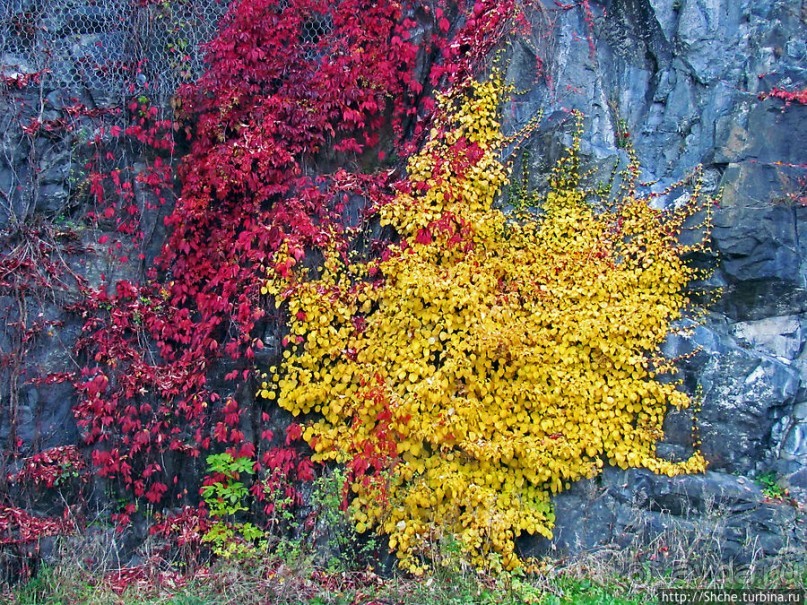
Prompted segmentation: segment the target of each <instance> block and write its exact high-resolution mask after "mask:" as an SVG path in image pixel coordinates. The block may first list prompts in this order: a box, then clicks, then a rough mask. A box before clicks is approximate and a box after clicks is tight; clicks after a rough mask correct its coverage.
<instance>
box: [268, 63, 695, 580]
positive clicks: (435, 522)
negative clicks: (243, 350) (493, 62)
mask: <svg viewBox="0 0 807 605" xmlns="http://www.w3.org/2000/svg"><path fill="white" fill-rule="evenodd" d="M503 91H504V86H503V84H502V81H501V79H500V78H499V77H498V76H497V75H495V74H494V76H493V77H491V78H490V79H489V80H488V81H486V82H483V83H472V84H470V85H469V88H468V90H467V91H465V92H464V93H462V94H460V93H454V94H449V95H447V96H446V97H445V98H443V99H442V100H441V103H440V107H441V110H442V112H443V113H442V116H443V117H442V119H441V120H438V121H437V123H436V125H435V128H434V130H433V131H432V133H431V137H430V140H429V141H428V143H427V144H426V145H425V148H424V149H423V151H422V152H420V153H419V154H418V155H416V156H414V157H412V158H411V160H410V161H409V165H408V174H409V185H410V187H408V188H407V189H406V191H407V192H406V193H400V194H399V195H398V196H397V197H396V199H395V200H394V202H393V203H391V204H390V205H388V206H386V207H384V208H383V209H382V210H381V216H382V222H383V223H384V224H385V225H390V226H392V227H394V228H395V230H397V232H398V233H399V234H400V235H401V238H402V243H401V244H400V245H399V246H397V247H396V248H395V250H394V253H393V254H392V255H390V256H389V257H388V258H387V259H386V260H383V261H375V262H374V263H371V264H363V265H362V264H358V265H355V264H354V265H349V264H347V263H345V262H344V261H343V260H342V259H341V258H340V256H339V255H338V254H336V253H334V254H332V255H329V256H328V258H327V259H326V261H325V263H324V266H323V267H322V269H321V272H320V277H318V278H317V279H306V278H305V276H304V275H303V274H302V273H301V272H298V273H297V274H296V275H295V276H293V277H291V278H288V279H284V278H279V277H277V276H271V277H270V279H269V281H268V282H267V284H266V286H265V292H266V293H267V294H271V295H274V296H275V298H276V302H277V304H278V305H286V307H287V309H288V312H289V317H290V322H289V327H290V333H291V342H292V345H291V346H290V347H289V349H288V350H287V351H285V352H284V362H283V364H282V367H280V368H272V369H271V372H270V373H269V374H268V375H267V376H266V379H265V380H266V382H265V383H264V384H263V388H262V394H263V396H265V397H267V398H270V399H276V400H277V403H278V404H279V405H280V406H281V407H283V408H285V409H287V410H289V411H291V412H292V413H293V414H295V415H299V414H303V415H309V414H312V415H311V416H309V418H311V420H310V421H309V422H308V424H307V425H306V428H305V431H304V438H305V439H306V441H307V442H308V443H309V444H310V445H311V447H312V449H313V451H314V458H315V459H316V460H318V461H336V462H338V463H346V464H354V467H353V468H356V466H355V462H356V461H357V460H365V461H367V462H368V464H369V465H370V470H371V471H372V470H376V471H378V470H383V471H384V472H367V473H365V474H364V475H362V474H354V478H353V480H352V490H353V494H354V497H353V499H352V502H351V511H352V516H353V519H354V521H355V523H356V527H357V529H358V531H360V532H364V531H369V530H374V531H378V532H380V533H383V534H387V535H388V536H389V544H390V547H391V548H392V549H395V550H396V551H397V554H398V557H399V559H400V564H401V566H402V567H404V568H405V569H408V570H410V571H412V572H414V573H420V572H422V571H423V569H424V562H425V561H428V560H429V557H430V556H431V554H432V553H430V549H431V548H432V547H433V546H434V545H435V544H439V543H440V542H441V540H444V539H446V537H447V536H451V537H452V539H454V540H456V541H457V543H458V544H459V546H460V548H461V549H462V551H463V554H464V556H465V557H466V558H467V560H469V561H470V562H472V563H473V564H474V565H476V566H488V565H491V564H492V563H493V564H497V565H500V566H501V567H503V568H505V569H512V568H514V567H517V566H518V565H519V563H520V561H519V558H518V556H517V554H516V552H515V542H514V541H515V538H516V537H517V536H518V535H520V534H522V533H523V532H527V533H530V534H536V533H537V534H542V535H544V536H551V528H552V526H553V523H554V515H553V512H552V509H551V506H550V495H551V494H553V493H557V492H560V491H561V490H563V489H564V488H567V487H568V486H569V484H570V483H571V482H573V481H575V480H577V479H580V478H583V477H592V476H594V475H596V474H597V473H598V472H599V470H600V469H601V468H602V467H603V465H604V464H612V465H616V466H619V467H621V468H629V467H644V468H648V469H651V470H653V471H656V472H661V473H667V474H669V475H674V474H677V473H684V472H691V471H701V470H703V469H704V466H705V463H704V460H703V458H702V457H701V455H700V454H698V453H696V454H695V455H693V456H692V457H691V458H690V459H689V460H686V461H684V462H678V463H673V462H670V461H666V460H662V459H660V458H658V457H657V456H656V453H655V444H656V442H657V441H658V440H659V439H660V438H661V437H662V422H663V419H664V415H665V413H666V411H667V410H668V408H669V407H670V406H674V407H676V408H685V407H687V406H688V405H689V398H688V396H687V395H686V394H685V393H683V392H681V391H679V390H677V389H676V386H675V384H674V383H672V382H670V381H669V380H668V381H659V380H658V379H657V376H658V373H659V372H660V371H663V370H664V369H666V366H667V365H669V364H665V363H663V362H662V361H660V360H659V359H658V358H657V357H656V355H657V352H658V347H659V345H660V343H661V342H662V341H663V339H664V338H665V336H666V335H667V334H668V332H669V331H670V327H671V322H672V321H674V320H675V319H676V318H678V317H680V315H681V313H682V311H683V310H684V307H685V305H686V304H687V302H688V301H687V297H686V295H685V293H684V290H685V287H686V286H687V284H688V282H690V281H691V280H692V279H693V277H694V276H695V274H694V270H693V269H691V268H690V267H688V266H687V265H686V264H685V263H684V262H683V261H682V254H683V253H685V252H687V251H689V250H691V248H686V247H684V246H682V245H681V244H680V243H679V242H678V240H677V232H678V231H679V230H680V228H681V226H682V224H683V221H684V220H685V218H686V216H685V212H686V211H682V212H680V213H671V214H669V215H667V216H666V218H665V219H664V220H663V217H662V215H661V214H660V213H659V212H658V211H656V210H653V209H652V208H651V207H650V206H649V205H648V204H647V202H646V200H642V199H633V198H631V197H626V198H625V199H622V200H619V202H618V203H617V204H614V205H613V207H612V209H611V210H608V211H603V210H599V211H595V210H593V209H592V207H591V206H590V205H589V204H587V203H585V200H584V195H583V193H581V191H580V190H579V188H577V187H576V186H575V185H576V181H575V179H574V177H573V175H570V174H569V173H568V169H569V165H570V164H572V163H574V162H570V161H569V160H568V159H567V161H566V162H565V163H564V164H562V165H561V167H560V168H559V169H558V171H557V172H556V173H555V178H554V187H553V188H552V191H551V192H550V193H548V195H547V197H546V199H545V200H544V202H543V206H542V209H543V213H542V215H541V216H540V217H537V218H536V217H529V216H526V215H525V216H520V217H518V218H517V219H516V218H514V217H512V216H510V217H508V216H506V215H505V214H504V213H503V212H501V211H500V210H498V209H496V208H495V207H494V200H495V199H496V197H497V195H498V194H499V192H500V191H501V189H502V186H503V185H505V184H506V182H507V180H508V171H507V169H506V166H505V165H503V163H502V161H501V159H500V157H501V150H502V148H503V146H504V145H506V144H507V143H508V142H509V140H508V139H507V138H506V137H504V136H503V135H502V133H501V129H500V124H499V119H498V108H499V104H500V101H501V97H502V94H503ZM370 267H372V269H373V271H371V273H376V272H377V273H380V274H382V275H383V276H384V279H383V281H381V282H379V281H377V280H376V281H373V280H369V279H363V276H364V275H366V274H367V272H368V270H369V268H370ZM313 413H315V414H313ZM366 466H367V465H365V466H364V467H362V466H359V467H358V468H360V469H361V468H365V467H366Z"/></svg>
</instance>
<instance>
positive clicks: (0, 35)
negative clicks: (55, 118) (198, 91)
mask: <svg viewBox="0 0 807 605" xmlns="http://www.w3.org/2000/svg"><path fill="white" fill-rule="evenodd" d="M229 1H230V0H165V1H163V2H160V3H154V2H145V1H142V0H2V3H0V67H2V68H3V69H4V70H5V71H8V70H9V69H10V68H16V69H17V70H19V71H21V72H23V73H26V72H27V73H31V72H43V73H44V78H45V86H46V87H47V88H63V89H66V90H71V91H77V90H81V89H86V90H89V91H91V92H92V93H93V96H94V97H96V98H97V99H99V98H100V100H101V103H102V104H108V105H115V104H117V103H118V102H119V101H120V99H122V98H123V97H125V96H128V95H131V94H132V93H137V92H140V91H142V90H145V89H148V90H150V91H151V95H152V96H156V97H158V99H159V100H160V101H162V102H164V101H165V100H166V99H167V97H168V96H170V95H171V94H173V92H174V91H175V90H176V88H177V87H178V86H179V85H180V84H182V83H183V82H187V81H190V80H192V79H193V78H195V77H197V76H198V75H199V73H200V72H201V70H202V65H203V53H202V50H201V46H202V45H203V44H204V43H205V42H207V41H209V40H210V39H211V38H212V37H213V34H214V32H215V31H216V26H217V24H218V21H219V20H220V18H221V17H222V16H223V15H224V13H225V12H226V10H227V6H228V4H229Z"/></svg>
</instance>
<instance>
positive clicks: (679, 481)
mask: <svg viewBox="0 0 807 605" xmlns="http://www.w3.org/2000/svg"><path fill="white" fill-rule="evenodd" d="M555 511H556V515H557V519H558V526H557V527H556V529H555V535H554V537H553V539H552V540H546V539H543V538H542V539H539V540H534V539H523V540H522V542H521V546H522V549H523V552H524V554H528V555H538V556H541V555H546V554H552V555H553V556H562V557H565V556H575V555H580V554H583V553H591V552H597V551H604V550H608V549H611V550H615V551H616V552H625V551H627V552H629V553H630V557H631V558H634V557H638V558H639V559H640V560H644V561H647V562H655V563H658V564H659V565H662V566H665V567H668V568H669V567H672V568H675V567H676V566H683V567H687V568H695V567H697V566H699V565H703V566H704V568H708V566H709V565H711V564H712V563H716V562H721V563H724V564H725V563H731V564H733V565H747V564H750V563H751V562H753V561H756V560H758V559H761V558H764V557H765V556H771V555H780V556H789V555H793V556H798V553H799V551H800V548H802V547H800V545H803V544H804V541H805V539H807V524H806V523H805V514H804V511H803V510H801V509H799V508H798V507H797V506H794V505H793V503H791V502H785V501H779V502H774V501H771V500H770V499H768V498H766V497H765V495H764V494H763V493H762V491H761V490H760V489H759V487H757V486H756V485H755V484H754V483H753V482H752V481H750V480H748V479H745V478H742V477H739V478H738V477H736V476H734V475H727V474H724V473H716V472H708V473H706V474H705V475H694V476H682V477H675V478H672V479H670V478H668V477H659V476H658V475H654V474H653V473H650V472H648V471H643V470H631V471H627V472H624V471H619V470H617V469H611V468H609V469H606V470H605V471H604V473H603V475H602V477H601V478H600V479H599V480H588V481H583V482H580V483H579V484H577V485H575V486H574V487H573V488H572V489H571V490H570V491H568V492H566V493H563V494H560V495H559V496H557V497H556V498H555ZM694 552H697V553H698V554H699V555H700V556H701V557H704V558H705V559H706V560H699V559H698V558H696V557H692V554H693V553H694ZM802 552H803V551H802Z"/></svg>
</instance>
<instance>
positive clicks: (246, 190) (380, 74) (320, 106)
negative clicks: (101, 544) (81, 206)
mask: <svg viewBox="0 0 807 605" xmlns="http://www.w3.org/2000/svg"><path fill="white" fill-rule="evenodd" d="M515 10H516V6H515V1H514V0H506V1H503V2H497V1H494V0H480V1H477V2H472V3H468V4H466V3H462V2H456V1H452V0H439V1H436V2H433V3H431V4H430V5H427V4H423V3H420V2H415V1H413V0H404V1H401V2H399V1H393V0H341V1H340V2H331V1H325V0H288V1H280V0H237V1H236V2H234V3H233V4H232V6H231V7H230V10H229V12H228V15H227V16H226V17H225V19H224V21H223V22H222V25H221V29H220V33H219V35H218V36H217V37H216V38H215V40H213V41H212V42H211V43H210V44H209V45H208V47H207V64H208V69H207V71H206V73H205V74H204V75H203V76H202V77H201V78H200V79H199V80H198V81H197V82H195V83H193V84H191V85H187V86H185V87H184V88H183V89H181V90H180V91H179V93H178V95H177V98H176V103H175V105H176V116H175V122H174V123H173V127H174V131H176V132H179V133H182V136H183V137H184V140H181V141H180V144H182V145H185V146H186V147H187V148H188V151H187V154H186V155H185V157H184V158H183V160H182V162H181V164H180V166H179V169H178V176H179V179H180V182H181V191H180V195H179V198H178V199H177V201H176V204H175V206H174V208H173V211H172V212H170V214H169V215H168V216H167V217H166V219H165V226H166V227H167V228H168V237H167V241H166V244H165V246H164V247H163V249H162V252H161V254H160V255H159V257H158V258H157V259H156V261H155V264H154V266H153V267H151V268H149V269H148V271H147V279H146V280H145V281H144V283H142V284H137V283H132V282H130V281H121V282H118V283H116V284H115V285H114V287H104V288H100V289H98V290H95V291H92V292H90V293H89V295H88V298H87V300H86V301H85V302H84V303H83V304H81V305H79V306H78V307H76V311H77V312H79V313H81V314H82V316H83V317H84V319H85V324H84V328H83V336H82V338H81V340H80V342H79V344H78V350H79V352H80V353H81V354H82V355H83V359H84V360H85V365H84V367H83V369H82V370H81V371H80V372H78V373H77V374H76V375H75V377H74V384H75V387H76V389H77V391H78V393H79V401H78V403H77V405H76V406H75V409H74V412H75V416H76V418H77V421H78V424H79V426H80V428H81V429H82V430H83V434H84V440H85V442H86V444H87V445H88V446H90V447H91V448H92V463H93V464H94V466H95V467H96V468H97V472H98V474H99V475H101V476H103V477H106V478H108V479H109V480H110V481H113V482H115V483H116V484H117V485H118V487H119V489H120V490H121V493H123V494H129V495H130V496H131V497H132V499H131V501H130V502H129V504H127V505H126V506H125V507H124V509H123V510H122V511H121V513H120V514H119V515H118V519H119V521H121V522H123V523H125V522H127V521H128V520H129V517H130V515H131V514H132V513H134V512H135V510H137V502H138V501H139V500H145V501H146V502H148V503H151V504H154V505H162V504H165V503H167V502H177V501H178V500H180V501H185V500H186V498H185V497H186V496H187V495H188V494H187V492H186V486H185V485H184V484H183V482H180V481H179V480H178V474H179V473H180V472H181V471H182V470H183V469H187V468H188V467H189V466H190V467H191V468H193V469H195V471H196V472H197V473H198V471H199V470H200V465H201V464H202V463H200V462H194V459H197V458H199V457H200V455H201V454H202V452H204V451H206V450H209V449H218V450H227V451H228V452H230V453H231V454H232V455H233V456H234V457H244V456H247V457H251V458H253V459H255V461H256V469H257V470H258V471H260V472H259V473H258V475H256V477H257V479H256V483H255V486H254V487H253V495H254V496H255V498H256V500H257V501H258V502H259V503H261V505H262V506H263V508H264V513H265V514H266V515H269V516H271V514H272V513H273V510H272V507H273V502H275V501H276V500H277V499H276V498H270V497H269V495H270V494H269V492H274V491H277V490H280V491H281V492H282V493H284V494H285V496H286V498H285V500H286V501H289V500H290V501H299V493H297V492H296V491H295V490H294V488H293V482H294V481H299V480H302V481H305V480H310V479H312V478H313V468H312V467H311V463H310V461H309V460H308V458H307V457H305V456H301V455H300V445H299V444H298V443H297V442H298V440H299V437H300V431H299V426H297V425H294V424H292V425H291V426H289V427H288V428H287V429H286V434H285V435H275V432H276V431H275V432H273V431H271V430H269V429H268V428H267V427H268V426H269V423H270V421H271V413H272V410H269V409H264V410H262V409H260V408H259V406H258V404H254V403H253V401H254V397H253V395H254V392H255V389H256V385H255V382H254V379H255V370H254V368H255V367H256V363H255V359H256V357H262V358H263V361H265V360H266V358H267V357H271V356H272V355H275V354H277V353H278V352H279V343H276V342H275V337H277V336H279V329H280V328H279V326H280V325H281V323H282V322H280V321H279V316H278V312H277V311H276V310H274V309H272V308H270V307H268V306H267V301H266V300H265V298H264V297H262V296H261V294H260V285H261V283H262V281H263V278H264V276H265V274H266V271H267V268H273V269H274V270H276V271H278V272H280V273H284V272H287V271H288V270H289V268H290V267H291V266H292V265H293V264H295V263H299V262H306V259H307V258H312V257H314V256H316V251H317V249H320V248H322V247H324V246H336V247H337V248H338V249H340V250H342V251H343V252H344V254H345V256H346V258H347V254H348V250H349V247H350V242H351V240H352V238H353V237H354V236H355V235H356V234H357V232H358V231H359V230H360V229H361V227H362V225H364V224H366V222H367V220H368V219H369V216H370V214H371V213H372V211H373V207H374V206H375V205H377V204H379V203H383V202H384V200H385V199H388V197H389V196H390V195H391V192H392V191H393V187H394V180H395V168H396V167H397V166H399V165H400V159H401V158H403V157H405V156H406V155H408V154H409V153H411V152H412V151H414V150H415V149H416V148H417V145H418V142H419V141H420V140H421V138H422V136H423V135H424V133H425V132H426V131H427V129H428V128H429V126H430V123H429V116H430V115H431V110H432V109H433V106H434V105H433V93H434V91H435V90H436V89H439V88H441V87H444V86H446V85H448V84H451V83H454V82H457V81H460V80H462V79H464V78H465V77H466V76H467V75H469V74H470V73H472V72H474V71H475V70H476V69H477V68H478V67H479V66H480V65H481V64H482V63H483V61H484V60H485V57H487V56H488V55H489V53H490V51H491V49H492V48H493V47H494V46H495V45H496V44H497V43H498V42H499V40H500V39H501V37H502V35H503V34H505V33H506V32H507V31H508V27H509V26H510V24H511V23H512V22H513V20H512V17H513V13H514V12H515ZM128 111H129V116H130V124H129V126H128V127H126V128H123V129H116V130H115V131H109V132H106V133H101V136H111V137H126V138H127V140H128V141H130V142H132V143H133V144H135V143H137V144H140V145H142V147H143V149H144V150H148V152H149V153H150V162H149V163H148V167H147V169H146V170H144V171H143V170H141V171H140V172H138V173H137V175H136V176H134V177H131V176H130V175H128V176H127V175H126V174H124V172H122V171H121V170H120V169H119V168H117V167H116V166H114V165H113V166H112V168H111V169H109V167H108V169H107V170H101V169H99V170H94V169H93V170H91V174H90V179H89V182H90V187H91V192H92V194H93V195H94V196H95V199H96V202H97V205H98V216H99V217H101V218H103V219H105V220H110V221H115V223H114V224H115V228H116V229H117V232H119V233H122V234H126V235H131V234H137V233H138V230H137V221H138V220H139V219H140V217H141V216H142V213H143V212H154V211H155V210H156V206H155V207H149V208H142V207H140V206H138V205H137V204H136V203H135V199H136V198H135V196H134V193H133V188H134V187H135V186H142V187H147V188H151V190H152V193H153V196H152V197H153V198H154V199H156V200H159V202H160V203H164V201H165V200H166V198H167V197H168V194H169V192H170V185H171V179H172V177H173V173H172V171H171V164H170V158H171V156H172V154H173V151H174V147H173V142H172V138H171V129H170V128H169V126H171V125H172V124H170V123H169V122H167V121H166V120H164V119H160V117H159V115H158V111H157V110H156V109H155V108H153V107H151V106H150V104H149V102H148V99H146V98H143V97H140V98H136V99H134V100H133V101H132V104H131V105H130V106H129V107H128ZM390 141H391V142H390ZM97 159H98V160H99V161H98V165H101V164H103V162H104V161H106V162H111V161H112V158H109V157H108V156H105V155H101V156H97ZM357 208H358V210H357ZM351 212H353V213H356V212H357V213H358V216H359V218H358V219H357V220H350V219H349V218H348V216H349V215H350V214H351ZM101 243H107V242H106V241H104V242H101ZM281 250H282V251H283V254H278V251H281ZM276 345H277V346H276ZM222 384H223V385H225V386H224V387H222ZM245 403H249V405H245ZM295 427H296V428H295ZM190 500H192V498H191V499H190Z"/></svg>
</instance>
